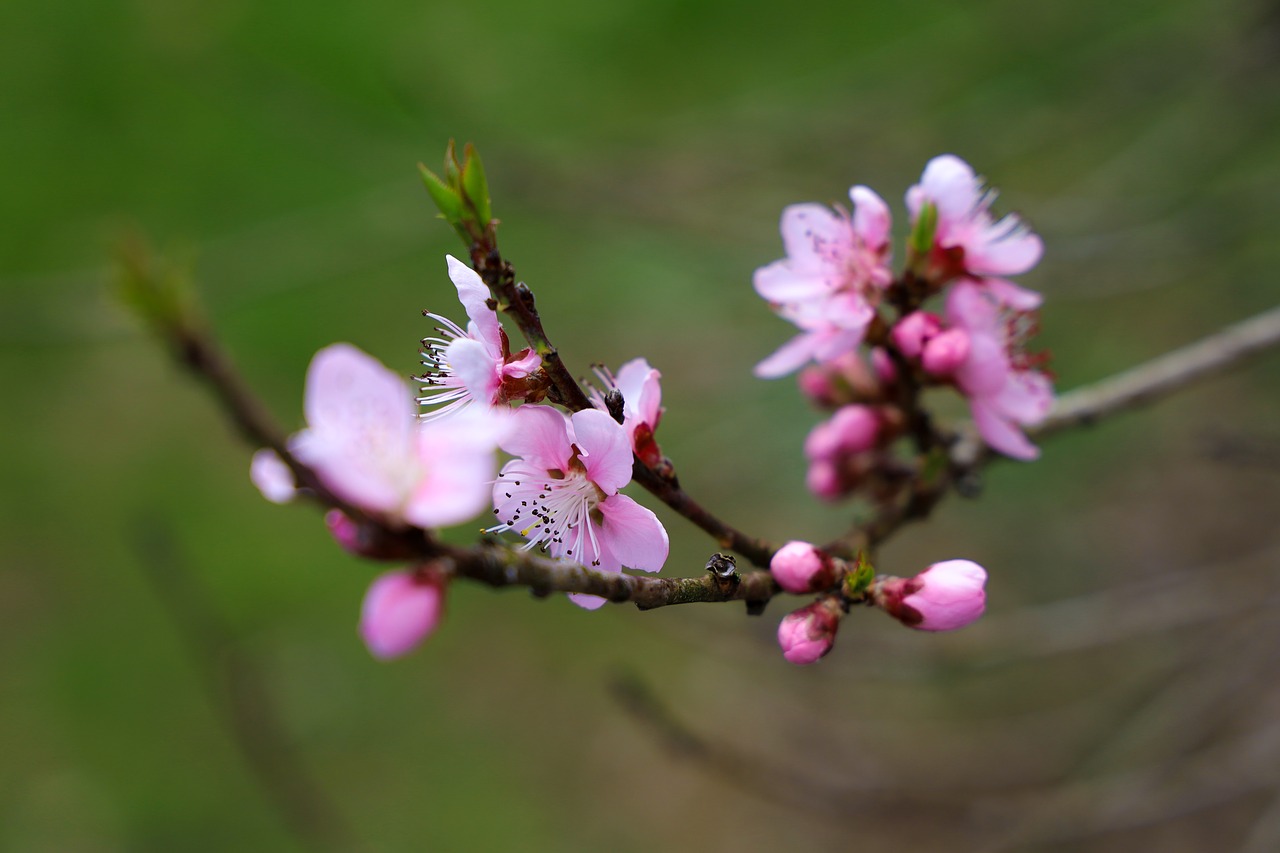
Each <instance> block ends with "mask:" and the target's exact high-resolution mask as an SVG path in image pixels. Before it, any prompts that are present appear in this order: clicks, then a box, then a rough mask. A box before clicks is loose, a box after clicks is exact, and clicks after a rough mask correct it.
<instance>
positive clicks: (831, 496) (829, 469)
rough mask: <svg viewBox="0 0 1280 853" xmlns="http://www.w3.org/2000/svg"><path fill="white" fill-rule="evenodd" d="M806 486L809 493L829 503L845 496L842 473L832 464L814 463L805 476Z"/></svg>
mask: <svg viewBox="0 0 1280 853" xmlns="http://www.w3.org/2000/svg"><path fill="white" fill-rule="evenodd" d="M804 480H805V485H807V486H808V487H809V491H811V492H813V493H814V494H815V495H816V496H818V497H820V498H822V499H823V500H827V501H834V500H837V499H838V498H840V497H841V496H842V495H843V494H844V483H843V481H842V480H841V478H840V471H839V469H837V468H836V466H835V465H834V464H832V463H830V462H825V461H821V462H812V463H810V465H809V472H808V473H807V474H806V475H805V478H804Z"/></svg>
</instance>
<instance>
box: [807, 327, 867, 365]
mask: <svg viewBox="0 0 1280 853" xmlns="http://www.w3.org/2000/svg"><path fill="white" fill-rule="evenodd" d="M865 332H866V327H865V326H859V327H857V328H854V329H844V328H834V329H829V330H827V331H825V332H813V333H811V334H813V335H814V337H815V338H816V340H815V344H816V346H815V347H814V351H813V359H814V361H817V362H822V363H825V362H828V361H834V360H835V359H837V358H839V357H840V356H842V355H844V354H845V353H848V352H852V351H853V350H854V349H856V348H857V346H858V344H860V343H862V338H863V336H864V334H865Z"/></svg>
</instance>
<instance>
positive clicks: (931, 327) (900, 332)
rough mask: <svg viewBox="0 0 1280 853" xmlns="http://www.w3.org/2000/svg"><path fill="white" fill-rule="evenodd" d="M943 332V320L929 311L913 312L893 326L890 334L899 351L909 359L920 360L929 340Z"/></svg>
mask: <svg viewBox="0 0 1280 853" xmlns="http://www.w3.org/2000/svg"><path fill="white" fill-rule="evenodd" d="M941 330H942V320H941V319H939V318H938V315H937V314H930V313H929V312H928V311H913V312H911V313H910V314H908V315H907V316H905V317H903V318H902V319H901V320H899V321H898V322H897V323H895V324H894V326H893V331H891V332H890V333H889V334H890V335H891V336H892V337H893V342H894V343H895V344H896V345H897V347H898V351H899V352H901V353H902V354H903V355H905V356H906V357H907V358H919V356H920V353H921V352H922V351H923V350H924V347H925V344H926V343H928V342H929V339H930V338H932V337H933V336H934V335H936V334H938V332H939V331H941Z"/></svg>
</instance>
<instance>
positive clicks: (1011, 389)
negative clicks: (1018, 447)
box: [991, 371, 1053, 426]
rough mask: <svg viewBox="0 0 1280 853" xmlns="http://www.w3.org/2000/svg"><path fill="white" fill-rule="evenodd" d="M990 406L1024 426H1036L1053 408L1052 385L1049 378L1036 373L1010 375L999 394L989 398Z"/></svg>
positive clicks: (1022, 372) (1023, 372) (1025, 372)
mask: <svg viewBox="0 0 1280 853" xmlns="http://www.w3.org/2000/svg"><path fill="white" fill-rule="evenodd" d="M991 405H992V407H993V408H994V409H995V410H996V411H998V412H1000V413H1001V414H1002V415H1004V416H1005V417H1007V418H1009V419H1010V420H1013V421H1016V422H1017V423H1020V424H1023V425H1024V426H1030V425H1032V424H1038V423H1040V421H1042V420H1044V419H1045V417H1046V416H1048V414H1049V410H1050V409H1051V408H1053V384H1052V383H1051V382H1050V381H1049V377H1047V376H1045V375H1044V374H1043V373H1039V372H1037V371H1021V372H1018V373H1014V374H1011V375H1010V377H1009V381H1008V382H1006V383H1005V385H1004V387H1003V388H1002V389H1000V393H999V394H997V395H996V396H995V397H993V398H991Z"/></svg>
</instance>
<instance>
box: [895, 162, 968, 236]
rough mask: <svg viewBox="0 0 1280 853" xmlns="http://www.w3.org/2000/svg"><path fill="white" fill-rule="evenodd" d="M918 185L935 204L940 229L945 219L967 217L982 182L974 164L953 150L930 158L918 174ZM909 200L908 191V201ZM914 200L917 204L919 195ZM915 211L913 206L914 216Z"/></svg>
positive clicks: (909, 201) (910, 199)
mask: <svg viewBox="0 0 1280 853" xmlns="http://www.w3.org/2000/svg"><path fill="white" fill-rule="evenodd" d="M919 187H920V189H921V194H922V195H923V197H924V198H925V199H928V200H929V201H932V202H933V203H934V204H935V205H936V206H937V208H938V222H939V229H940V230H941V227H942V224H943V222H944V220H958V219H963V218H965V217H967V216H968V215H969V214H970V213H971V212H972V211H973V209H974V208H976V207H977V206H978V205H979V203H980V202H981V200H982V184H981V182H980V181H979V180H978V177H977V175H975V174H974V172H973V168H972V167H971V166H970V165H969V164H968V163H966V162H965V161H963V160H961V159H960V158H959V157H957V156H955V155H954V154H943V155H941V156H940V157H934V158H933V159H932V160H930V161H929V162H928V163H927V164H926V165H925V167H924V174H922V175H921V176H920V183H919ZM911 201H912V197H911V194H910V193H908V196H907V203H908V205H910V204H911ZM916 202H917V205H918V204H919V195H917V197H916ZM918 213H919V208H918V207H917V208H916V209H914V210H912V216H913V218H914V217H915V216H916V215H917V214H918Z"/></svg>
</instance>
